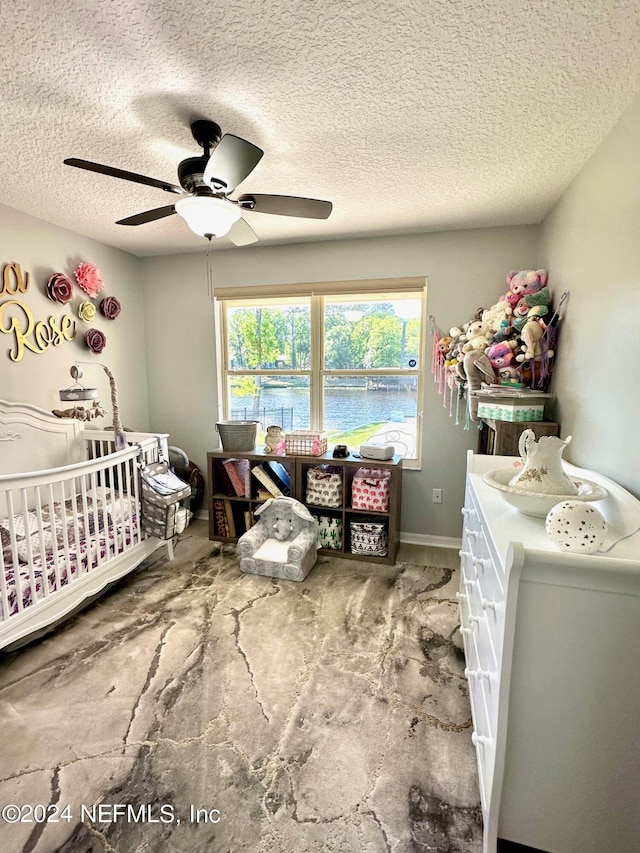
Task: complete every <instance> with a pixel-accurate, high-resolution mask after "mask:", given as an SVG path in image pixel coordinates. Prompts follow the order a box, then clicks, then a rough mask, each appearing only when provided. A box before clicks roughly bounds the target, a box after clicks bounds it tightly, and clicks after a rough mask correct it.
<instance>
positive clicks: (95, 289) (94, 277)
mask: <svg viewBox="0 0 640 853" xmlns="http://www.w3.org/2000/svg"><path fill="white" fill-rule="evenodd" d="M74 275H75V277H76V281H77V282H78V286H79V287H81V288H82V289H83V290H84V292H85V293H88V294H89V296H91V297H93V296H97V295H98V294H99V293H100V291H101V290H102V288H103V287H104V282H103V280H102V277H101V274H100V270H99V269H98V268H97V267H94V265H93V264H80V266H79V267H78V269H77V270H76V271H75V272H74Z"/></svg>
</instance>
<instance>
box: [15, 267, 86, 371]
mask: <svg viewBox="0 0 640 853" xmlns="http://www.w3.org/2000/svg"><path fill="white" fill-rule="evenodd" d="M28 289H29V273H27V274H26V276H25V277H24V278H23V275H22V270H21V269H20V264H6V265H5V267H4V270H3V274H2V289H1V290H0V296H7V295H11V296H15V295H16V294H20V293H26V292H27V290H28ZM0 332H3V333H4V334H5V335H13V338H14V342H13V347H12V349H10V350H9V358H10V359H11V361H20V359H21V358H22V356H23V355H24V352H25V350H30V351H31V352H35V353H42V352H45V350H47V349H49V347H52V346H53V347H58V346H60V344H62V343H63V342H64V341H72V340H73V339H74V338H75V336H76V321H75V320H74V319H73V317H71V316H70V315H69V314H65V315H64V316H63V317H61V318H60V319H59V320H56V318H55V317H49V318H48V319H47V320H36V319H35V318H34V316H33V314H32V313H31V311H30V309H29V308H28V307H27V306H26V305H25V304H24V303H23V302H21V301H19V300H18V299H6V300H4V301H3V302H0Z"/></svg>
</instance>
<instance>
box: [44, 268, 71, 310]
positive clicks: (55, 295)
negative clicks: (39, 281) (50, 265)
mask: <svg viewBox="0 0 640 853" xmlns="http://www.w3.org/2000/svg"><path fill="white" fill-rule="evenodd" d="M45 290H46V293H47V296H48V297H49V299H50V300H51V301H52V302H59V303H60V304H61V305H66V304H67V302H71V297H72V296H73V285H72V284H71V282H70V281H69V279H68V278H67V277H66V275H64V274H63V273H61V272H54V274H53V275H52V276H50V278H49V280H48V281H47V283H46V285H45Z"/></svg>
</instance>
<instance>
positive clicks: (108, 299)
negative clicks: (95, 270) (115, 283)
mask: <svg viewBox="0 0 640 853" xmlns="http://www.w3.org/2000/svg"><path fill="white" fill-rule="evenodd" d="M100 310H101V311H102V313H103V314H104V316H105V317H106V318H107V320H115V319H116V317H117V316H118V314H119V313H120V311H121V310H122V305H120V303H119V302H118V300H117V299H116V298H115V296H105V298H104V299H103V300H102V302H101V303H100Z"/></svg>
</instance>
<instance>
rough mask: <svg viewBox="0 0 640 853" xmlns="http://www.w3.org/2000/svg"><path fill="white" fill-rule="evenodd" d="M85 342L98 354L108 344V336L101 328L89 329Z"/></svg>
mask: <svg viewBox="0 0 640 853" xmlns="http://www.w3.org/2000/svg"><path fill="white" fill-rule="evenodd" d="M84 342H85V343H86V345H87V346H88V348H89V349H90V350H91V352H92V353H95V354H96V355H98V354H99V353H101V352H102V350H103V349H104V348H105V347H106V345H107V338H106V335H105V334H104V332H101V331H100V329H87V332H86V334H85V336H84Z"/></svg>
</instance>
